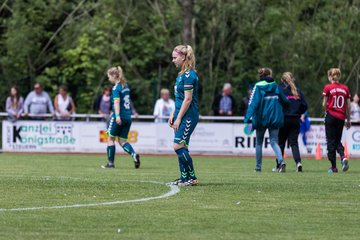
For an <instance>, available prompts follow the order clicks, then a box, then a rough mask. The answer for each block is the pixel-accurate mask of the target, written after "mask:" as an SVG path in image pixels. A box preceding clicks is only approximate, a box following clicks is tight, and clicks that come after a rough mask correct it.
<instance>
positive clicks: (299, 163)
mask: <svg viewBox="0 0 360 240" xmlns="http://www.w3.org/2000/svg"><path fill="white" fill-rule="evenodd" d="M296 171H297V172H302V164H301V162H298V163H296Z"/></svg>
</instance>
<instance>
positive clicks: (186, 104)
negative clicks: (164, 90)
mask: <svg viewBox="0 0 360 240" xmlns="http://www.w3.org/2000/svg"><path fill="white" fill-rule="evenodd" d="M172 61H173V63H174V64H175V66H176V67H178V68H180V69H181V71H180V72H179V75H178V76H177V78H176V83H175V111H173V112H172V113H171V115H170V118H169V121H168V123H169V126H170V127H172V128H173V129H174V133H175V134H174V135H175V136H174V150H175V152H176V154H177V155H178V161H179V168H180V178H179V179H176V180H174V181H173V182H171V184H174V185H180V186H196V185H197V184H198V181H197V178H196V176H195V170H194V166H193V160H192V158H191V156H190V154H189V150H188V146H189V141H190V136H191V134H192V132H193V131H194V129H195V127H196V125H197V123H198V120H199V108H198V82H199V80H198V77H197V75H196V72H195V55H194V52H193V49H192V48H191V46H189V45H179V46H176V47H175V48H174V50H173V52H172Z"/></svg>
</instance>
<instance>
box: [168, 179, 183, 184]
mask: <svg viewBox="0 0 360 240" xmlns="http://www.w3.org/2000/svg"><path fill="white" fill-rule="evenodd" d="M183 183H185V182H184V181H183V180H181V179H180V178H178V179H175V180H174V181H171V182H168V183H167V184H166V185H180V184H183Z"/></svg>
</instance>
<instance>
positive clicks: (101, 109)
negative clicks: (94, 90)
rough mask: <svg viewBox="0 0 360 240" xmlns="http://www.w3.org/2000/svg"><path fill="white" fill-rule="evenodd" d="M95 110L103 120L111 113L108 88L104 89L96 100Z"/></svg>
mask: <svg viewBox="0 0 360 240" xmlns="http://www.w3.org/2000/svg"><path fill="white" fill-rule="evenodd" d="M95 110H96V112H97V113H98V114H100V115H101V116H102V117H103V118H104V119H105V120H107V119H108V118H109V116H110V113H111V98H110V88H109V87H105V88H104V90H103V94H102V95H101V96H99V97H98V98H97V99H96V102H95Z"/></svg>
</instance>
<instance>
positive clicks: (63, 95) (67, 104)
mask: <svg viewBox="0 0 360 240" xmlns="http://www.w3.org/2000/svg"><path fill="white" fill-rule="evenodd" d="M54 105H55V110H56V112H55V114H56V118H57V119H58V120H70V119H71V118H70V116H71V114H72V113H74V112H75V104H74V101H73V100H72V98H71V97H70V96H69V95H68V91H67V87H66V86H65V85H61V86H60V88H59V94H58V95H56V96H55V99H54Z"/></svg>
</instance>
